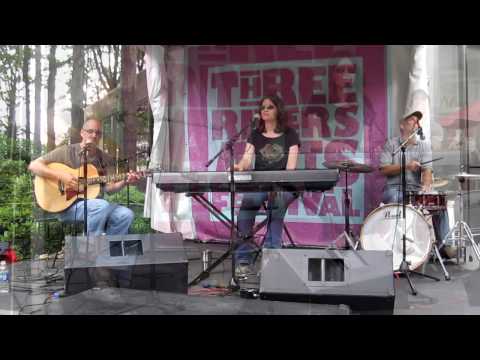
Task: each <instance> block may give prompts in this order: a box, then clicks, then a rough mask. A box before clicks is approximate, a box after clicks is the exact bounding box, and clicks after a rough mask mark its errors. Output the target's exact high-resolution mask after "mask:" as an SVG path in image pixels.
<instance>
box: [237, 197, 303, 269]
mask: <svg viewBox="0 0 480 360" xmlns="http://www.w3.org/2000/svg"><path fill="white" fill-rule="evenodd" d="M268 194H269V193H268V192H256V193H245V194H244V196H243V200H242V206H241V207H240V213H239V215H238V229H239V232H240V236H241V237H242V238H243V239H244V240H243V242H242V243H241V244H240V245H239V246H238V247H237V249H236V250H235V261H236V262H237V263H240V264H251V263H252V260H253V252H254V251H255V249H256V247H255V244H254V243H253V240H252V239H251V237H252V236H253V234H252V229H253V226H254V225H255V217H256V215H257V212H258V210H259V209H260V207H261V206H262V204H263V203H264V202H265V201H266V200H267V199H268ZM296 197H297V195H296V194H293V193H290V192H278V193H276V196H275V197H274V199H273V201H271V202H270V201H269V203H268V205H267V214H268V213H269V212H270V211H271V217H270V218H269V221H268V223H267V233H266V235H265V242H264V244H263V246H264V247H266V248H281V247H282V233H283V218H284V217H285V213H286V212H287V208H288V205H290V203H291V202H292V201H293V200H294V199H295V198H296ZM269 208H271V209H270V210H269Z"/></svg>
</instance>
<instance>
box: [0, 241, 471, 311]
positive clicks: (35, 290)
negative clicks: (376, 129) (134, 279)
mask: <svg viewBox="0 0 480 360" xmlns="http://www.w3.org/2000/svg"><path fill="white" fill-rule="evenodd" d="M185 249H186V253H187V256H188V259H189V281H191V280H192V279H193V278H195V277H196V276H197V275H198V274H199V273H200V272H201V270H202V262H201V255H202V251H203V250H206V249H208V250H210V251H211V254H212V257H213V258H214V259H215V258H217V257H219V256H221V255H222V254H223V253H224V252H225V251H226V250H227V246H226V245H223V244H212V243H208V244H204V243H197V242H191V241H187V242H185ZM52 265H53V257H52V258H51V259H49V260H32V261H22V262H18V263H16V264H14V267H13V273H12V279H13V281H12V291H11V292H10V293H9V294H0V314H25V315H27V314H49V315H58V314H68V315H83V314H88V315H94V314H95V315H113V314H142V315H147V314H154V315H245V314H248V315H350V314H354V315H355V314H356V312H354V311H351V309H350V308H349V307H348V306H345V305H325V304H312V303H298V302H283V301H267V300H260V299H250V298H244V297H241V296H240V293H239V291H236V292H233V293H231V292H229V291H228V289H226V288H223V287H227V286H228V284H229V282H230V279H231V263H230V261H229V260H228V259H227V260H226V261H224V262H223V263H222V264H220V265H219V266H218V267H217V268H216V269H214V270H213V271H212V273H211V275H210V277H209V278H208V279H205V280H203V281H202V282H200V283H199V284H198V285H196V286H192V287H190V288H189V294H188V295H182V294H173V293H166V292H157V291H144V290H132V289H118V288H96V289H91V290H87V291H84V292H82V293H79V294H76V295H71V296H66V297H58V298H57V297H56V296H55V293H56V292H59V293H60V294H61V293H62V290H63V288H64V276H63V260H62V259H58V260H57V261H56V263H55V266H52ZM446 267H447V270H448V272H449V273H450V276H451V280H450V281H446V280H445V279H444V276H443V272H442V270H441V268H440V266H439V265H438V264H437V263H435V264H434V263H428V264H427V265H426V273H427V274H430V275H433V276H437V277H438V278H440V281H438V282H437V281H433V280H431V279H427V278H423V277H420V276H417V275H413V276H412V281H413V284H414V286H415V287H416V289H417V291H418V295H417V296H413V295H412V294H411V291H410V287H409V285H408V282H407V279H406V278H404V277H401V278H395V281H394V283H395V290H396V295H395V307H394V314H395V315H470V314H480V276H479V273H478V270H477V271H472V270H468V269H466V267H465V266H461V265H457V263H456V261H453V260H449V261H447V262H446ZM242 286H244V287H251V288H254V287H258V281H256V280H255V278H253V280H252V282H251V283H247V285H245V284H243V285H242Z"/></svg>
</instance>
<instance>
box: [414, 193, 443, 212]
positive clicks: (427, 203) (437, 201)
mask: <svg viewBox="0 0 480 360" xmlns="http://www.w3.org/2000/svg"><path fill="white" fill-rule="evenodd" d="M409 197H410V204H411V205H412V206H414V207H416V208H422V209H425V210H428V211H439V210H446V209H447V195H446V194H444V193H440V192H429V193H421V192H419V193H413V192H411V193H410V196H409Z"/></svg>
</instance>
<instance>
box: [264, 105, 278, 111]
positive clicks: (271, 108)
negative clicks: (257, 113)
mask: <svg viewBox="0 0 480 360" xmlns="http://www.w3.org/2000/svg"><path fill="white" fill-rule="evenodd" d="M260 109H261V110H273V109H275V106H273V105H268V106H262V107H261V108H260Z"/></svg>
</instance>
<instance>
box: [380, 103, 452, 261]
mask: <svg viewBox="0 0 480 360" xmlns="http://www.w3.org/2000/svg"><path fill="white" fill-rule="evenodd" d="M422 116H423V115H422V113H421V112H420V111H414V112H412V113H407V114H405V116H403V118H402V120H401V121H400V134H401V135H400V136H397V137H393V138H391V139H389V140H387V142H386V143H385V145H384V147H383V152H382V154H381V156H380V166H379V170H380V172H381V173H382V174H383V175H385V176H386V178H387V182H386V184H385V188H384V190H383V203H385V204H389V203H401V202H402V195H403V194H402V189H401V169H400V162H401V151H398V152H397V153H396V154H395V156H393V155H392V154H393V153H394V152H395V151H396V150H397V149H398V148H399V146H400V145H401V144H402V143H403V142H404V141H405V140H406V139H407V138H408V137H409V136H410V135H411V134H412V133H413V132H414V131H415V130H416V129H417V128H418V127H419V121H420V119H421V118H422ZM431 161H432V151H431V146H430V143H429V142H427V141H425V140H420V139H419V136H418V134H417V136H414V137H412V138H411V139H410V140H409V141H408V143H407V148H406V150H405V163H406V172H405V180H406V183H407V192H430V191H431V190H432V173H433V168H432V162H431ZM422 163H423V164H424V165H422ZM432 222H433V228H434V232H435V238H436V240H437V246H438V247H439V248H440V253H441V254H442V257H446V258H450V257H452V256H453V255H454V253H455V251H452V249H450V248H448V247H446V246H442V245H443V241H444V238H445V237H446V236H447V234H448V231H449V226H448V213H447V211H446V210H441V211H436V212H435V213H433V216H432Z"/></svg>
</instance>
